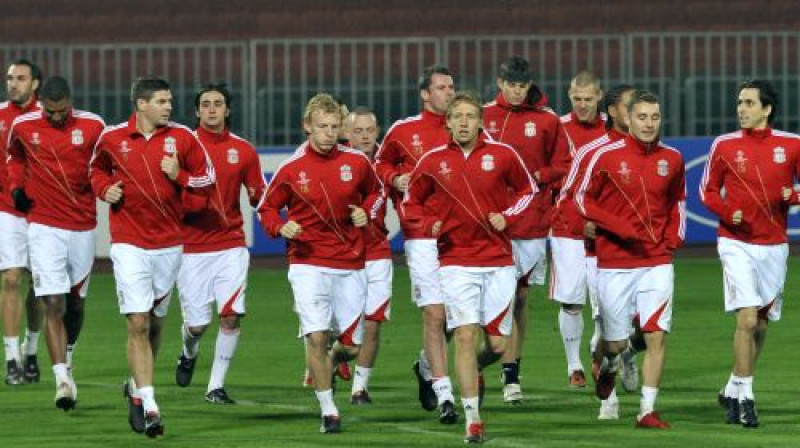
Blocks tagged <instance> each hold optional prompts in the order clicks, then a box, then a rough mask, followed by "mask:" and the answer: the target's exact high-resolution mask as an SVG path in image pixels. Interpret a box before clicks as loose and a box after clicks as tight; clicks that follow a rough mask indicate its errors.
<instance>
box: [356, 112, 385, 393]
mask: <svg viewBox="0 0 800 448" xmlns="http://www.w3.org/2000/svg"><path fill="white" fill-rule="evenodd" d="M345 129H346V133H345V136H346V137H347V140H348V141H349V142H350V145H352V147H353V148H354V149H357V150H359V151H362V152H364V154H366V155H367V157H369V158H370V160H374V157H375V151H376V149H377V144H376V142H377V140H378V135H380V132H381V128H380V126H378V119H377V117H376V116H375V113H374V112H373V111H372V110H370V109H368V108H365V107H356V108H355V109H353V111H352V112H350V114H349V115H348V116H347V118H346V119H345ZM385 215H386V203H384V206H383V207H381V209H380V211H379V213H378V215H377V217H376V219H373V220H371V221H370V223H369V225H368V226H367V231H366V232H365V234H366V235H365V239H366V247H367V258H366V260H367V261H366V266H365V271H366V274H367V301H366V305H365V307H364V338H363V341H362V342H361V350H359V352H358V357H357V358H356V368H355V373H354V375H353V388H352V391H351V394H350V402H351V403H353V404H370V403H372V399H371V398H370V396H369V392H368V390H369V378H370V375H371V374H372V368H373V366H374V365H375V359H376V358H377V357H378V348H379V347H380V329H381V325H382V324H383V323H384V322H386V321H387V320H389V316H390V314H391V297H392V275H393V268H392V253H391V250H390V249H389V240H388V238H387V235H388V231H387V230H386V225H385V223H384V218H385Z"/></svg>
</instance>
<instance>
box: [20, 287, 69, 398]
mask: <svg viewBox="0 0 800 448" xmlns="http://www.w3.org/2000/svg"><path fill="white" fill-rule="evenodd" d="M25 318H26V321H27V324H28V326H27V327H26V328H25V343H24V344H22V348H23V353H22V356H23V357H24V360H23V371H24V375H25V382H27V383H38V382H39V377H40V372H39V361H38V359H37V356H38V353H39V336H40V335H41V332H42V327H43V326H44V319H45V304H44V302H43V301H41V300H39V299H38V298H37V297H36V294H34V292H33V283H32V282H28V295H27V297H26V298H25ZM67 361H68V362H67V364H69V359H68V360H67Z"/></svg>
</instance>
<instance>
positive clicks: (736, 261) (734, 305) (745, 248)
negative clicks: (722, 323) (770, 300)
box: [717, 238, 765, 312]
mask: <svg viewBox="0 0 800 448" xmlns="http://www.w3.org/2000/svg"><path fill="white" fill-rule="evenodd" d="M756 250H757V248H756V247H754V245H752V244H747V243H743V242H741V241H736V240H733V239H729V238H719V240H718V242H717V251H718V252H719V259H720V261H721V262H722V281H723V295H724V297H725V311H728V312H730V311H736V310H738V309H741V308H750V307H756V308H761V307H762V306H764V305H765V303H764V301H763V299H762V298H761V296H760V295H759V293H758V268H757V266H756V263H757V259H756V258H755V257H754V252H755V251H756Z"/></svg>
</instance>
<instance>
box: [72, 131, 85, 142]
mask: <svg viewBox="0 0 800 448" xmlns="http://www.w3.org/2000/svg"><path fill="white" fill-rule="evenodd" d="M72 144H73V145H75V146H78V145H82V144H83V131H81V130H80V129H73V131H72Z"/></svg>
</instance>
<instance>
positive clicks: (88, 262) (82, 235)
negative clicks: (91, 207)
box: [67, 229, 96, 298]
mask: <svg viewBox="0 0 800 448" xmlns="http://www.w3.org/2000/svg"><path fill="white" fill-rule="evenodd" d="M69 236H70V243H69V259H68V261H67V264H68V265H67V271H68V272H69V281H70V287H71V288H72V290H73V292H77V293H78V295H80V296H81V297H83V298H85V297H86V296H87V294H88V293H89V279H90V277H91V273H92V266H93V265H94V252H95V241H96V232H95V230H94V229H92V230H84V231H73V232H70V235H69Z"/></svg>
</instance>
